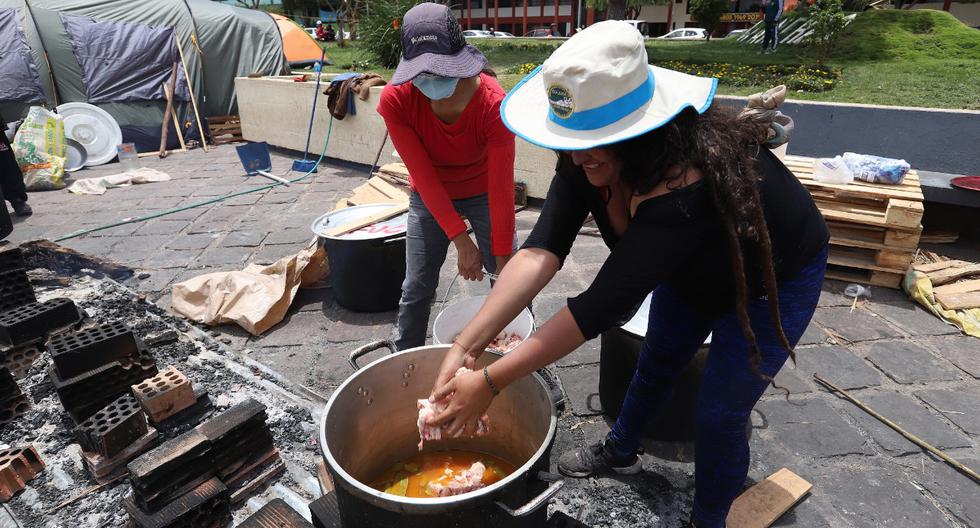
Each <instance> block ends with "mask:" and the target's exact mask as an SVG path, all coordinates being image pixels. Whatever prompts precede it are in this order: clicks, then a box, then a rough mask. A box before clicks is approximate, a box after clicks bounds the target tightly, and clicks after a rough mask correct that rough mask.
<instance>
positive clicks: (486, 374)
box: [483, 367, 500, 396]
mask: <svg viewBox="0 0 980 528" xmlns="http://www.w3.org/2000/svg"><path fill="white" fill-rule="evenodd" d="M483 379H485V380H487V385H489V386H490V392H492V393H493V395H494V396H499V395H500V391H499V390H497V386H496V385H494V383H493V380H492V379H490V373H489V372H487V367H483Z"/></svg>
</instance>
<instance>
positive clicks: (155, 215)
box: [54, 114, 333, 242]
mask: <svg viewBox="0 0 980 528" xmlns="http://www.w3.org/2000/svg"><path fill="white" fill-rule="evenodd" d="M331 130H333V115H332V114H331V115H330V122H329V124H328V125H327V138H326V139H325V140H324V141H323V150H321V151H320V158H319V159H317V160H316V164H315V165H313V168H312V169H310V170H309V171H308V172H306V173H305V174H303V175H302V176H297V177H296V178H293V179H291V180H289V183H295V182H298V181H300V180H304V179H306V178H307V177H308V176H309V175H310V174H313V173H314V172H315V171H316V169H317V167H319V166H320V162H321V161H323V158H324V157H325V156H326V154H327V145H329V144H330V131H331ZM281 185H284V184H282V183H271V184H269V185H263V186H261V187H256V188H254V189H248V190H245V191H238V192H233V193H231V194H226V195H224V196H218V197H216V198H211V199H208V200H204V201H201V202H197V203H192V204H190V205H184V206H181V207H175V208H173V209H167V210H166V211H160V212H159V213H153V214H150V215H146V216H140V217H136V218H130V219H128V220H121V221H119V222H115V223H112V224H105V225H100V226H96V227H89V228H86V229H80V230H78V231H75V232H73V233H68V234H67V235H63V236H60V237H58V238H56V239H54V241H55V242H61V241H63V240H69V239H72V238H76V237H80V236H82V235H87V234H89V233H94V232H96V231H102V230H103V229H110V228H113V227H118V226H121V225H126V224H133V223H136V222H144V221H146V220H152V219H154V218H160V217H161V216H167V215H169V214H174V213H179V212H181V211H186V210H188V209H194V208H195V207H200V206H202V205H209V204H213V203H217V202H220V201H223V200H227V199H228V198H234V197H236V196H242V195H246V194H252V193H256V192H259V191H265V190H267V189H272V188H274V187H279V186H281Z"/></svg>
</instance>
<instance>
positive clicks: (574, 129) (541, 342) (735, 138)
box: [432, 21, 829, 528]
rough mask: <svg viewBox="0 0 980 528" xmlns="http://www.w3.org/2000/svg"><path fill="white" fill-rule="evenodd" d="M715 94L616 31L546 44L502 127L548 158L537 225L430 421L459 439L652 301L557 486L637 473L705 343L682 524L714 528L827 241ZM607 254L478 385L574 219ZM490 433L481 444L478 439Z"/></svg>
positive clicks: (783, 176) (456, 348) (507, 104)
mask: <svg viewBox="0 0 980 528" xmlns="http://www.w3.org/2000/svg"><path fill="white" fill-rule="evenodd" d="M715 86H716V81H715V80H714V79H708V78H702V77H694V76H690V75H685V74H682V73H678V72H675V71H671V70H666V69H663V68H658V67H655V66H649V65H648V64H647V54H646V49H645V47H644V44H643V37H642V36H641V35H640V34H639V32H637V31H636V30H635V29H633V28H632V27H630V26H628V25H626V24H625V23H622V22H618V21H608V22H601V23H598V24H595V25H593V26H591V27H589V28H587V29H585V30H584V31H582V32H579V33H578V34H576V35H575V36H573V37H572V38H571V39H569V40H568V41H567V42H566V43H565V44H563V45H562V46H561V47H560V48H558V49H557V50H556V51H555V52H554V53H553V54H552V55H551V57H550V58H549V59H548V60H547V61H545V63H544V64H543V65H542V66H541V68H539V69H538V70H537V71H535V72H533V73H532V74H531V75H529V76H528V77H527V78H525V79H524V81H522V83H521V84H519V85H518V86H517V87H516V88H515V89H514V90H513V91H512V92H511V93H510V94H509V95H508V96H507V99H505V101H504V104H503V107H502V113H503V116H504V120H505V122H506V124H507V125H508V127H509V128H510V129H511V130H513V131H514V132H515V133H516V134H517V135H519V136H521V137H523V138H524V139H526V140H528V141H530V142H532V143H535V144H537V145H540V146H542V147H545V148H549V149H552V150H555V151H557V152H558V166H557V174H556V176H555V178H554V180H553V181H552V184H551V188H550V190H549V191H548V197H547V200H546V202H545V205H544V208H543V209H542V211H541V215H540V218H539V220H538V222H537V225H535V227H534V230H533V231H532V233H531V235H530V237H529V238H528V240H527V242H526V243H525V244H524V246H523V248H522V249H521V250H520V251H519V252H518V253H517V254H516V255H515V256H514V258H513V259H512V260H511V262H510V263H509V264H508V265H507V268H506V269H505V270H504V271H503V273H502V274H501V276H500V279H499V281H498V282H497V284H496V286H495V287H494V289H493V291H492V292H491V293H490V296H489V298H488V300H487V302H486V304H485V305H484V307H483V309H482V310H481V311H480V313H479V314H478V315H477V316H476V317H475V318H474V319H473V320H472V322H471V323H470V324H469V325H468V326H467V327H466V328H465V329H464V330H463V331H462V332H461V333H460V334H459V336H458V337H457V338H456V341H455V342H454V343H453V346H452V347H451V348H450V351H449V353H448V354H447V357H446V359H445V361H444V362H443V365H442V369H441V371H440V376H439V380H438V381H437V383H436V387H435V388H434V390H433V394H432V399H433V400H438V399H442V398H445V397H447V396H450V395H451V397H452V400H451V403H450V405H449V408H448V409H447V410H446V412H444V413H443V414H441V415H439V416H437V417H436V418H435V419H434V421H433V423H435V424H441V425H444V426H447V427H448V432H449V434H460V433H463V432H465V431H466V430H467V429H469V430H471V431H472V430H474V429H472V427H473V426H474V424H475V423H476V421H477V419H478V418H479V417H481V416H482V415H483V414H484V412H485V411H486V409H487V407H488V406H489V405H490V404H491V402H492V400H493V397H494V395H495V394H497V393H499V391H501V390H506V387H507V386H508V385H509V384H510V383H511V382H513V381H514V380H516V379H517V378H520V377H522V376H526V375H528V374H530V373H532V372H534V371H535V370H536V369H538V368H541V367H544V366H545V365H548V364H550V363H552V362H554V361H556V360H557V359H559V358H561V357H562V356H564V355H566V354H568V353H570V352H572V351H573V350H575V349H576V348H577V347H578V346H580V345H581V344H583V343H584V342H585V341H586V340H587V339H593V338H595V337H596V336H598V335H599V334H600V333H601V332H602V331H604V330H606V329H609V328H612V327H613V326H616V325H618V324H620V323H621V322H622V321H624V320H626V319H627V318H628V317H629V316H630V315H631V314H632V312H633V311H635V309H636V307H637V306H638V305H639V304H640V302H641V301H642V300H643V298H644V297H645V296H646V295H647V294H648V293H650V292H651V291H653V299H652V303H651V306H650V319H649V326H648V331H647V335H646V339H645V341H644V343H643V347H642V351H641V354H640V360H639V363H638V366H637V371H636V373H635V374H634V377H633V380H632V382H631V383H630V387H629V390H628V392H627V396H626V401H625V402H624V404H623V410H622V412H621V414H620V416H619V418H618V419H617V421H616V424H615V426H614V427H613V429H612V431H611V432H610V433H609V435H608V437H607V438H606V440H605V441H604V442H601V443H599V444H596V445H593V446H590V447H582V448H578V449H575V450H573V451H570V452H567V453H565V454H563V455H562V456H561V458H560V459H559V463H558V465H559V469H560V470H561V471H562V472H563V473H565V474H567V475H571V476H585V475H589V474H591V473H593V472H596V471H600V470H613V471H617V472H619V473H637V472H639V471H641V470H642V464H641V461H640V458H639V456H638V452H639V444H640V440H641V438H642V436H643V433H644V430H645V426H646V422H647V421H648V420H651V419H654V418H655V417H656V415H657V414H658V413H659V412H660V411H661V410H662V408H663V406H664V405H665V404H666V402H667V401H669V396H670V394H671V392H672V390H673V384H674V381H675V380H676V378H677V376H678V374H679V373H680V372H681V371H682V370H683V369H684V368H685V366H686V365H687V363H688V362H689V361H690V359H691V358H692V357H693V355H694V353H695V352H696V351H697V349H698V347H699V346H700V345H701V343H703V342H704V340H705V338H706V337H707V336H708V334H709V333H712V342H711V350H710V352H709V354H708V360H707V364H706V367H705V370H704V378H703V381H702V385H701V393H700V399H699V405H698V411H697V424H698V432H697V440H696V451H697V460H696V463H695V475H696V476H695V481H696V482H695V490H696V491H695V498H694V506H693V510H692V512H691V525H692V526H696V527H710V528H719V527H723V526H724V524H725V517H726V516H727V513H728V510H729V509H730V507H731V504H732V501H733V500H734V499H735V497H736V496H738V495H739V493H741V491H742V487H743V485H744V482H745V477H746V474H747V472H748V464H749V447H748V440H747V438H746V435H745V425H746V422H747V420H748V417H749V413H750V412H751V410H752V407H753V406H754V405H755V403H756V401H757V400H758V399H759V397H760V396H761V395H762V393H763V392H764V391H765V389H766V386H767V385H768V383H769V382H770V381H771V380H772V377H774V376H775V375H776V373H777V372H778V371H779V369H780V368H781V367H782V365H783V363H784V362H785V360H786V358H787V357H789V356H792V355H793V352H792V347H793V346H795V345H796V343H797V341H798V340H799V338H800V337H801V336H802V334H803V332H804V330H805V329H806V327H807V325H808V324H809V322H810V318H811V317H812V315H813V312H814V310H815V309H816V304H817V300H818V298H819V295H820V287H821V284H822V282H823V275H824V270H825V268H826V262H827V243H828V240H829V233H828V231H827V226H826V224H825V223H824V221H823V218H822V216H821V215H820V212H819V211H818V210H817V208H816V206H815V205H814V203H813V199H812V198H811V197H810V195H809V193H808V192H807V191H806V189H804V188H803V187H802V186H801V185H800V183H799V182H798V181H797V179H796V178H795V177H794V176H793V174H792V173H791V172H790V171H789V170H788V169H787V168H786V167H785V166H784V165H783V164H782V163H781V162H779V160H778V159H776V157H775V156H773V154H772V153H771V152H769V150H768V149H766V148H763V147H761V146H760V142H762V141H764V140H765V137H766V136H765V132H766V131H765V130H763V129H761V128H760V125H757V124H754V123H752V122H751V120H739V119H738V118H737V117H736V116H735V114H734V113H732V112H729V111H728V110H724V109H721V108H717V107H714V106H711V101H712V98H713V96H714V90H715ZM590 213H591V214H592V216H593V217H594V218H595V220H596V223H597V225H598V226H599V230H600V231H601V233H602V238H603V240H604V241H605V242H606V244H607V245H608V246H609V247H610V249H611V253H610V255H609V257H608V258H607V260H606V261H605V263H604V264H603V266H602V268H601V269H600V271H599V272H598V274H597V275H596V277H595V279H594V281H593V282H592V285H591V286H590V287H589V288H588V289H587V290H586V291H585V292H583V293H582V294H580V295H578V296H576V297H572V298H570V299H569V300H568V305H567V306H566V307H565V308H563V309H561V310H560V311H558V313H557V314H555V315H554V316H553V317H552V318H551V319H550V320H549V321H548V322H547V323H546V324H544V325H543V326H542V327H541V328H540V329H539V330H538V331H537V332H536V333H535V334H534V335H532V336H531V337H530V338H529V339H528V340H526V341H525V342H524V343H523V344H521V346H519V347H518V348H517V349H515V350H514V351H512V352H510V353H509V354H507V355H506V356H505V357H504V358H502V359H500V360H499V361H496V362H495V363H493V364H492V365H491V366H489V367H488V368H485V369H483V371H482V372H481V371H477V372H473V373H469V374H464V375H461V376H458V377H456V378H453V377H452V376H453V374H454V373H455V371H456V369H458V367H459V366H460V365H468V366H472V365H473V360H474V359H475V358H476V357H477V356H479V355H480V354H481V353H482V351H483V350H484V347H485V345H486V344H487V343H489V342H490V341H491V340H492V339H493V338H494V336H496V334H497V333H498V332H499V331H500V330H501V329H502V328H503V327H504V326H505V325H506V324H507V322H508V321H510V320H512V319H513V318H514V317H515V316H516V315H517V314H518V313H519V312H520V310H521V309H522V308H523V307H524V306H526V305H527V304H528V302H530V301H531V299H533V298H534V296H535V295H537V294H538V292H540V291H541V289H542V288H544V286H545V285H546V284H547V283H548V282H549V281H550V280H551V278H552V277H554V275H555V273H556V272H557V271H558V270H559V269H560V268H561V265H562V263H563V261H564V258H565V257H566V256H567V255H568V253H569V251H570V249H571V246H572V243H573V242H574V239H575V236H576V235H577V233H578V231H579V229H580V228H581V226H582V222H583V221H584V220H585V219H586V217H587V216H588V215H589V214H590ZM491 434H492V433H491Z"/></svg>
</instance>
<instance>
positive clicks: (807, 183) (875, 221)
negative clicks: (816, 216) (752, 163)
mask: <svg viewBox="0 0 980 528" xmlns="http://www.w3.org/2000/svg"><path fill="white" fill-rule="evenodd" d="M784 163H785V164H786V166H787V167H789V169H790V170H792V171H793V174H795V175H796V177H797V178H799V179H800V182H802V183H803V186H804V187H806V188H807V190H809V191H810V194H812V195H813V199H814V201H815V202H816V203H817V207H818V208H819V209H820V212H822V213H823V215H824V217H825V218H826V219H827V220H828V221H832V222H848V223H853V224H860V225H865V226H876V227H884V228H892V229H905V230H913V231H914V230H920V231H921V229H920V224H921V223H922V213H923V211H924V209H923V206H922V201H923V197H922V188H921V187H920V185H919V175H918V173H917V172H916V171H915V170H910V171H909V173H908V174H907V175H906V176H905V179H904V180H903V181H902V183H901V184H900V185H886V184H877V183H868V182H863V181H860V180H855V181H854V182H852V183H848V184H834V183H823V182H818V181H816V180H814V179H813V158H807V157H803V156H787V157H786V159H785V160H784Z"/></svg>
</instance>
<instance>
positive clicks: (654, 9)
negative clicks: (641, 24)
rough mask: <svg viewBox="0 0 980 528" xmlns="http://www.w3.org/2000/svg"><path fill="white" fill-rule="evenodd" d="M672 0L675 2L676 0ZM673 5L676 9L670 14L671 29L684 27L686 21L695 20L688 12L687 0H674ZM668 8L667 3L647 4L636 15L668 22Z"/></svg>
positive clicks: (642, 18)
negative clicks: (680, 0) (678, 0)
mask: <svg viewBox="0 0 980 528" xmlns="http://www.w3.org/2000/svg"><path fill="white" fill-rule="evenodd" d="M670 1H671V2H674V0H670ZM673 6H674V8H673V9H674V10H673V12H671V16H670V20H671V26H672V27H671V28H670V30H674V29H677V28H682V27H684V25H685V24H686V23H688V22H690V21H692V20H693V19H692V18H691V15H689V14H687V0H683V1H682V2H680V3H678V2H674V4H673ZM667 9H668V6H667V5H666V4H664V5H645V6H643V7H642V8H640V16H638V17H636V19H637V20H646V21H647V22H659V23H665V22H667Z"/></svg>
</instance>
